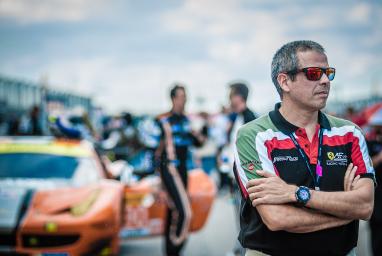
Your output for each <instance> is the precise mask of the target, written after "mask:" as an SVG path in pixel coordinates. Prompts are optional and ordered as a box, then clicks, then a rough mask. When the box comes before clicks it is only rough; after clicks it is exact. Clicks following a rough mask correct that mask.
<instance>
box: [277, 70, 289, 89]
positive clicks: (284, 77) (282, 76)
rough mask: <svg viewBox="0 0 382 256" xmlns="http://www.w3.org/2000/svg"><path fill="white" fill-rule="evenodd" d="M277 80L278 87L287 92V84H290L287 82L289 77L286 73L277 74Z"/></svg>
mask: <svg viewBox="0 0 382 256" xmlns="http://www.w3.org/2000/svg"><path fill="white" fill-rule="evenodd" d="M277 82H278V83H279V85H280V87H281V89H282V90H283V91H285V92H289V91H290V88H289V86H290V83H289V82H290V79H289V77H288V75H287V74H285V73H280V74H278V76H277Z"/></svg>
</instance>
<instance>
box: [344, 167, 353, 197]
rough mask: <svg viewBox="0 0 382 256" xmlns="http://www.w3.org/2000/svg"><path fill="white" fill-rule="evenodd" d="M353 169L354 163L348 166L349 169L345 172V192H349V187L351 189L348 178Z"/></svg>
mask: <svg viewBox="0 0 382 256" xmlns="http://www.w3.org/2000/svg"><path fill="white" fill-rule="evenodd" d="M352 168H353V163H350V164H349V165H348V168H347V169H346V172H345V177H344V190H345V191H347V190H348V187H349V180H348V177H349V175H350V172H351V170H352Z"/></svg>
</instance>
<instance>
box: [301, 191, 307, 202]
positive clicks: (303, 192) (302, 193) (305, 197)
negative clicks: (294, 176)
mask: <svg viewBox="0 0 382 256" xmlns="http://www.w3.org/2000/svg"><path fill="white" fill-rule="evenodd" d="M300 196H301V199H302V200H306V199H308V197H309V194H308V192H307V191H306V190H301V191H300Z"/></svg>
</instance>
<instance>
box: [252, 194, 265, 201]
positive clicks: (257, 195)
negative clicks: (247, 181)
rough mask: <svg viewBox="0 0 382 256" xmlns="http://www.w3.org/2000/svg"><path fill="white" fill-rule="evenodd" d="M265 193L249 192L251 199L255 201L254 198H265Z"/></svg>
mask: <svg viewBox="0 0 382 256" xmlns="http://www.w3.org/2000/svg"><path fill="white" fill-rule="evenodd" d="M264 196H265V195H264V194H263V193H261V192H256V193H250V194H249V199H250V200H251V201H253V200H254V199H259V198H263V197H264Z"/></svg>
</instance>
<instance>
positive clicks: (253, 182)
mask: <svg viewBox="0 0 382 256" xmlns="http://www.w3.org/2000/svg"><path fill="white" fill-rule="evenodd" d="M264 182H265V178H259V179H252V180H249V181H248V182H247V185H246V187H247V188H250V187H253V186H258V185H260V184H262V183H264Z"/></svg>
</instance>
